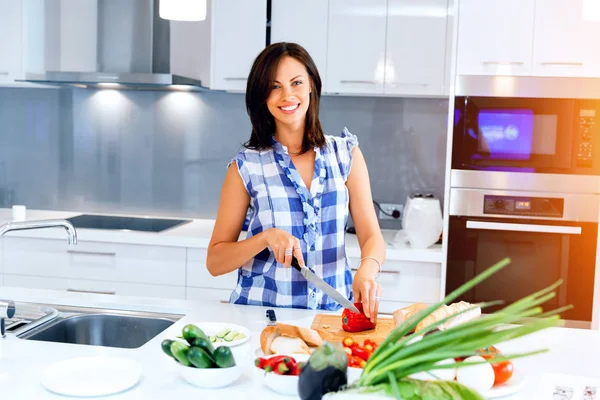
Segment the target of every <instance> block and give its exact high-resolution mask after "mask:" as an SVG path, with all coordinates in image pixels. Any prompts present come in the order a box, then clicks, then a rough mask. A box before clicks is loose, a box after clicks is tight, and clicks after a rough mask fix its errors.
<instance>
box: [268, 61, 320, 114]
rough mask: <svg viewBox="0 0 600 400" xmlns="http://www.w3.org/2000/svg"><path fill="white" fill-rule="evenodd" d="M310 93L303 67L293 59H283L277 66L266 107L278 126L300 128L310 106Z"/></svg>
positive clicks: (306, 73) (309, 85) (308, 82)
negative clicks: (296, 126)
mask: <svg viewBox="0 0 600 400" xmlns="http://www.w3.org/2000/svg"><path fill="white" fill-rule="evenodd" d="M310 93H311V83H310V80H309V78H308V72H307V71H306V68H305V67H304V65H303V64H302V63H300V62H299V61H298V60H296V59H295V58H293V57H283V58H282V59H281V60H280V61H279V65H278V66H277V73H276V74H275V82H274V83H273V88H272V90H271V94H270V95H269V97H268V98H267V107H268V108H269V111H270V112H271V115H273V118H275V121H276V122H277V123H278V124H285V125H298V126H300V125H301V124H303V123H304V118H305V116H306V111H307V110H308V106H309V104H310Z"/></svg>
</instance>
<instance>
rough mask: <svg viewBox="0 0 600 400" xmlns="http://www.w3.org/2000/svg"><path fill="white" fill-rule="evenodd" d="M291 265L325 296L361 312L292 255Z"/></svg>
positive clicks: (356, 311)
mask: <svg viewBox="0 0 600 400" xmlns="http://www.w3.org/2000/svg"><path fill="white" fill-rule="evenodd" d="M292 267H294V268H295V269H296V270H298V271H299V272H300V273H301V274H302V276H303V277H304V279H306V280H307V281H309V282H310V283H312V284H313V285H315V286H316V287H318V288H319V289H321V290H322V291H323V292H324V293H325V294H326V295H327V296H329V297H331V298H332V299H334V300H335V301H337V302H338V303H340V304H341V305H342V306H343V307H344V308H347V309H349V310H351V311H354V312H355V313H358V314H360V313H361V312H360V311H358V308H356V307H355V306H354V304H352V303H351V302H350V300H348V299H347V298H345V297H344V296H343V295H342V294H341V293H340V292H338V291H337V290H335V289H334V288H333V287H331V286H330V285H329V284H328V283H327V282H325V281H324V280H323V279H321V278H319V277H318V276H317V275H315V274H314V273H313V272H312V271H311V270H310V269H308V268H306V265H303V266H300V264H299V263H298V260H297V259H296V257H292Z"/></svg>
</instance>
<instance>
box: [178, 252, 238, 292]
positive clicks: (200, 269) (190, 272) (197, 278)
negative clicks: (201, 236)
mask: <svg viewBox="0 0 600 400" xmlns="http://www.w3.org/2000/svg"><path fill="white" fill-rule="evenodd" d="M206 254H207V249H192V248H188V249H187V296H186V298H187V300H218V301H229V296H230V295H231V292H232V291H233V289H234V288H235V286H236V284H237V275H238V273H237V271H233V272H230V273H228V274H225V275H221V276H212V275H211V274H210V272H208V270H207V269H206Z"/></svg>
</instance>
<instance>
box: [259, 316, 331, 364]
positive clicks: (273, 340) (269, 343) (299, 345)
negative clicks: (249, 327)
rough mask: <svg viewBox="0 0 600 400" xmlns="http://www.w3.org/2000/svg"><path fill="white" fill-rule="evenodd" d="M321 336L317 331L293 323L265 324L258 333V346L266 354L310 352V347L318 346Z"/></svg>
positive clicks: (320, 342) (320, 343)
mask: <svg viewBox="0 0 600 400" xmlns="http://www.w3.org/2000/svg"><path fill="white" fill-rule="evenodd" d="M322 344H323V338H322V337H321V335H320V334H319V332H317V331H315V330H314V329H310V328H302V327H299V326H295V325H288V324H277V325H276V326H267V327H266V328H265V329H263V331H262V332H261V334H260V348H261V349H262V351H263V353H264V354H265V355H266V356H268V355H271V354H282V353H283V354H294V353H299V354H310V353H311V352H310V348H309V346H311V347H319V346H321V345H322Z"/></svg>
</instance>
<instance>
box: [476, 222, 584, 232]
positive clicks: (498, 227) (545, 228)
mask: <svg viewBox="0 0 600 400" xmlns="http://www.w3.org/2000/svg"><path fill="white" fill-rule="evenodd" d="M466 226H467V229H484V230H488V231H511V232H536V233H560V234H566V235H581V227H580V226H560V225H536V224H515V223H510V222H508V223H507V222H487V221H467V225H466Z"/></svg>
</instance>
